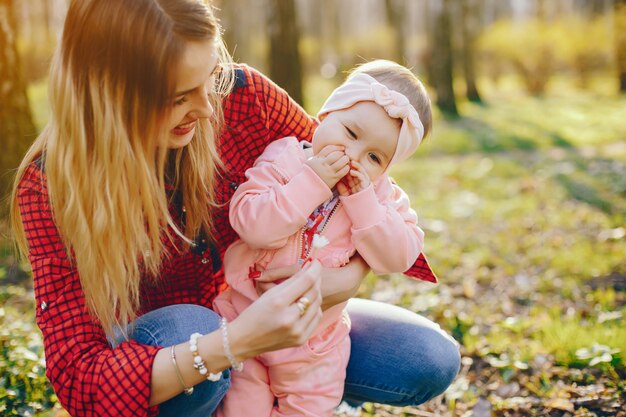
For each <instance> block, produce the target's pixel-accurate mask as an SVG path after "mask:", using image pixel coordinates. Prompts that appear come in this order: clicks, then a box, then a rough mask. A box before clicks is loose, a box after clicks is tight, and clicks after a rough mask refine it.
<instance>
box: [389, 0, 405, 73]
mask: <svg viewBox="0 0 626 417" xmlns="http://www.w3.org/2000/svg"><path fill="white" fill-rule="evenodd" d="M385 11H386V13H387V25H388V26H389V28H390V29H391V31H392V32H393V34H394V36H393V45H390V46H391V47H392V48H393V58H392V59H393V60H394V61H396V62H397V63H399V64H402V65H405V64H406V57H405V51H406V35H405V33H404V17H405V13H406V4H405V1H404V0H385Z"/></svg>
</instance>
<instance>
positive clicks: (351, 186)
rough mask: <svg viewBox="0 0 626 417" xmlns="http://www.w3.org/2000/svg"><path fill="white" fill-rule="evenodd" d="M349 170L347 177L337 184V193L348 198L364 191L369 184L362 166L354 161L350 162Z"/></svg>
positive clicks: (367, 176) (368, 178)
mask: <svg viewBox="0 0 626 417" xmlns="http://www.w3.org/2000/svg"><path fill="white" fill-rule="evenodd" d="M350 165H351V168H350V172H349V173H348V175H346V176H345V177H343V178H342V179H341V181H339V182H338V183H337V191H338V192H339V195H341V196H348V195H351V194H355V193H358V192H359V191H363V190H365V189H366V188H367V187H369V185H370V184H371V181H370V177H369V175H367V173H366V172H365V170H364V169H363V166H362V165H361V164H359V163H358V162H356V161H352V162H350Z"/></svg>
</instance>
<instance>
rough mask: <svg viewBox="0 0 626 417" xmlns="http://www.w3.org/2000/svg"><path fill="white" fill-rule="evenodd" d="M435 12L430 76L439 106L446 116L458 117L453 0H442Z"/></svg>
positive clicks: (434, 9)
mask: <svg viewBox="0 0 626 417" xmlns="http://www.w3.org/2000/svg"><path fill="white" fill-rule="evenodd" d="M432 10H433V13H434V18H433V28H432V41H431V45H430V49H431V51H432V52H431V54H430V57H429V58H430V64H431V70H430V76H431V80H432V84H433V86H434V87H435V91H436V92H437V101H436V103H437V107H439V110H441V111H442V113H444V114H445V115H446V116H450V117H456V116H458V115H459V112H458V110H457V106H456V98H455V96H454V89H453V87H452V81H453V79H452V77H453V72H452V66H453V59H452V36H451V30H452V28H451V24H450V22H451V17H452V0H441V1H440V2H438V4H437V5H436V7H433V8H432Z"/></svg>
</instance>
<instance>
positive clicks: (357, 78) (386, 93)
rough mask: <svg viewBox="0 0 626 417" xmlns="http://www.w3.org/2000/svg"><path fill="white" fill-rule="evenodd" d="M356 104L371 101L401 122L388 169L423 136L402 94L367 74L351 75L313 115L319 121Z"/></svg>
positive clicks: (408, 154) (414, 114)
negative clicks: (315, 114) (331, 113)
mask: <svg viewBox="0 0 626 417" xmlns="http://www.w3.org/2000/svg"><path fill="white" fill-rule="evenodd" d="M360 101H373V102H375V103H376V104H378V105H380V106H381V107H382V108H384V109H385V111H386V112H387V114H388V115H389V117H393V118H395V119H402V127H401V128H400V135H399V136H398V144H397V145H396V151H395V153H394V155H393V157H392V158H391V161H390V162H389V166H391V165H392V164H394V163H398V162H402V161H404V160H405V159H407V158H408V157H409V156H411V155H412V154H413V152H415V149H417V146H418V145H419V144H420V142H421V141H422V138H423V136H424V125H423V124H422V122H421V120H420V118H419V115H418V114H417V110H415V108H414V107H413V106H412V105H411V103H410V102H409V99H407V98H406V96H405V95H404V94H402V93H399V92H397V91H395V90H390V89H389V88H387V87H386V86H385V85H383V84H381V83H379V82H378V81H376V79H374V78H373V77H371V76H369V75H367V74H357V75H354V76H353V77H350V78H348V80H346V82H344V83H343V84H342V85H340V86H339V87H338V88H336V89H335V91H333V92H332V94H331V95H330V96H329V97H328V99H326V102H325V103H324V105H323V106H322V108H321V110H320V111H319V113H318V114H317V116H318V117H319V119H320V120H322V119H323V118H324V117H325V116H326V115H327V114H328V113H330V112H333V111H337V110H342V109H347V108H349V107H352V106H353V105H355V104H356V103H358V102H360Z"/></svg>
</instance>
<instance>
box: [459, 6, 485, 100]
mask: <svg viewBox="0 0 626 417" xmlns="http://www.w3.org/2000/svg"><path fill="white" fill-rule="evenodd" d="M461 6H462V10H461V22H462V23H461V29H462V36H461V39H462V44H463V46H462V57H463V75H464V76H465V85H466V89H465V95H466V96H467V99H468V100H469V101H471V102H474V103H480V102H481V99H480V94H479V93H478V88H477V87H476V50H475V41H476V34H477V33H478V26H479V20H478V16H480V11H481V1H480V0H478V1H476V0H462V4H461Z"/></svg>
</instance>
